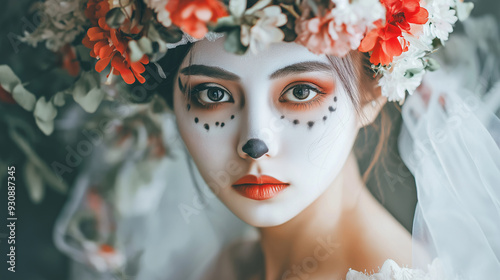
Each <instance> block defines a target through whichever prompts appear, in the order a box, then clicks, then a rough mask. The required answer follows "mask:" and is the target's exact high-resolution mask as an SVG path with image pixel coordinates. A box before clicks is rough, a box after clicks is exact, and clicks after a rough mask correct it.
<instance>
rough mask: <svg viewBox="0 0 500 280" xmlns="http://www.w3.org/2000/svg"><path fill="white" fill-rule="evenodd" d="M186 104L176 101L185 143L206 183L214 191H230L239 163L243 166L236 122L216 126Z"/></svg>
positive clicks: (182, 101) (213, 121) (229, 120)
mask: <svg viewBox="0 0 500 280" xmlns="http://www.w3.org/2000/svg"><path fill="white" fill-rule="evenodd" d="M185 104H186V102H185V101H184V100H182V99H181V100H179V99H175V100H174V106H175V107H174V112H175V115H176V120H177V127H178V129H179V133H180V135H181V137H182V140H183V141H184V143H185V145H186V148H187V149H188V151H189V153H190V155H191V157H192V158H193V160H194V162H195V164H196V166H197V167H198V169H199V171H200V174H201V175H202V177H203V179H204V180H205V182H207V184H208V185H209V186H210V187H212V188H214V186H216V187H226V186H227V185H228V184H230V182H232V181H231V180H233V173H234V169H236V167H234V166H235V163H238V164H239V162H238V160H239V157H238V155H237V151H236V147H237V134H238V133H237V125H236V122H235V121H233V119H231V117H230V116H229V118H228V121H226V122H219V123H216V122H217V121H216V120H209V118H208V117H206V116H204V115H203V114H196V112H194V110H193V109H192V108H191V110H187V107H186V106H183V105H185ZM196 120H197V122H196ZM207 126H208V129H207ZM228 163H231V166H228ZM229 181H230V182H229ZM233 181H234V180H233Z"/></svg>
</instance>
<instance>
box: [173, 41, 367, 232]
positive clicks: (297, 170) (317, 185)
mask: <svg viewBox="0 0 500 280" xmlns="http://www.w3.org/2000/svg"><path fill="white" fill-rule="evenodd" d="M223 43H224V39H219V40H216V41H215V42H210V41H207V40H204V41H200V42H197V43H196V44H194V46H193V48H192V49H191V51H190V54H188V55H187V57H186V59H184V61H183V63H182V65H181V67H180V68H179V69H180V70H179V73H178V75H177V77H176V81H175V87H174V109H175V115H176V117H177V124H178V127H179V131H180V134H181V136H182V138H183V140H184V142H185V144H186V146H187V149H188V150H189V153H190V154H191V156H192V157H193V159H194V161H195V163H196V165H197V167H198V169H199V171H200V173H201V175H202V177H203V178H204V180H205V182H206V183H207V184H208V185H209V187H210V188H211V189H212V191H213V192H214V193H215V194H216V195H217V196H218V197H219V199H220V200H221V201H222V202H223V203H224V204H225V205H226V206H227V207H228V208H229V209H230V210H231V211H232V212H233V213H234V214H235V215H237V216H238V217H239V218H241V219H242V220H243V221H245V222H247V223H248V224H250V225H253V226H257V227H266V226H276V225H280V224H283V223H285V222H287V221H289V220H290V219H292V218H293V217H295V216H296V215H298V214H299V213H300V212H301V211H302V210H304V209H305V208H306V207H307V206H309V205H310V204H311V203H312V202H314V201H315V200H316V199H317V198H318V197H319V196H320V195H321V194H322V193H323V192H324V191H325V190H326V189H327V188H328V187H329V186H331V185H332V182H333V181H334V179H335V177H336V176H337V175H338V174H339V172H340V170H341V169H342V167H343V165H344V162H345V161H346V159H347V156H348V155H349V153H350V151H351V149H352V146H353V142H354V139H355V137H356V134H357V131H358V126H357V117H356V114H355V110H354V108H353V106H352V103H351V101H350V99H349V96H348V95H347V93H346V91H345V90H344V88H343V85H342V84H340V83H339V79H338V77H337V74H336V73H335V72H334V70H333V67H332V65H331V62H330V61H329V60H328V58H327V57H326V56H324V55H315V54H313V53H311V52H309V51H308V50H307V49H306V48H304V47H302V46H300V45H297V44H294V43H277V44H272V45H271V46H270V47H269V48H268V49H267V50H266V51H265V52H262V53H260V54H258V55H254V54H251V53H250V52H247V53H246V54H245V55H234V54H231V53H228V52H226V51H225V50H224V46H223Z"/></svg>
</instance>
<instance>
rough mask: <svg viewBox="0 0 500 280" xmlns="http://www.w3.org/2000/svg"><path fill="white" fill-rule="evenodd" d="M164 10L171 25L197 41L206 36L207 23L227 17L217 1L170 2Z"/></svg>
mask: <svg viewBox="0 0 500 280" xmlns="http://www.w3.org/2000/svg"><path fill="white" fill-rule="evenodd" d="M165 9H166V10H167V11H168V12H169V13H170V17H171V19H172V23H173V24H175V25H177V26H178V27H179V28H180V29H182V31H184V32H186V33H187V34H189V35H191V36H193V37H195V38H198V39H200V38H203V37H204V36H205V34H207V32H208V28H207V23H215V22H217V19H218V18H220V17H224V16H227V15H228V13H227V11H226V8H225V7H224V5H223V4H222V3H221V2H219V1H218V0H170V1H168V3H167V5H166V6H165Z"/></svg>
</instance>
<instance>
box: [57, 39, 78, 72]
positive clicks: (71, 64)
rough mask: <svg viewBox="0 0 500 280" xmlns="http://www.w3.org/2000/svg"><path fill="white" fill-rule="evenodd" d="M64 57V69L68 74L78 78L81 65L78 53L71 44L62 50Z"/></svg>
mask: <svg viewBox="0 0 500 280" xmlns="http://www.w3.org/2000/svg"><path fill="white" fill-rule="evenodd" d="M60 52H61V56H62V68H63V69H65V70H66V71H68V73H69V74H70V75H71V76H73V77H76V76H77V75H78V73H80V63H79V62H78V59H77V58H76V53H75V50H74V48H73V47H72V46H71V45H70V44H66V45H65V46H64V47H62V48H61V50H60Z"/></svg>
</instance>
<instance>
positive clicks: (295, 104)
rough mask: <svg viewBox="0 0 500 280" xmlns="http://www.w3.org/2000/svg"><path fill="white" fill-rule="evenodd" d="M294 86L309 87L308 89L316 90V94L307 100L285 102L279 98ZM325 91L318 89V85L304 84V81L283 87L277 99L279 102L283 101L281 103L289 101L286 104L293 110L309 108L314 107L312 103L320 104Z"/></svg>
mask: <svg viewBox="0 0 500 280" xmlns="http://www.w3.org/2000/svg"><path fill="white" fill-rule="evenodd" d="M296 87H303V88H307V89H310V90H313V91H315V92H317V93H318V94H317V95H316V96H315V97H314V98H313V99H311V100H309V101H307V102H300V103H299V102H287V101H281V98H282V97H283V95H285V94H286V93H287V92H288V91H289V90H292V89H294V88H296ZM326 94H327V93H326V92H323V91H322V90H320V89H319V88H318V87H316V86H312V85H310V84H304V83H300V84H297V83H295V84H293V85H292V86H288V87H286V88H285V90H283V91H282V93H281V95H280V97H279V101H280V102H283V103H285V102H286V103H290V104H289V105H288V106H291V107H292V109H295V110H300V109H311V108H313V107H314V105H320V104H321V103H322V99H323V98H324V96H325V95H326Z"/></svg>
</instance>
